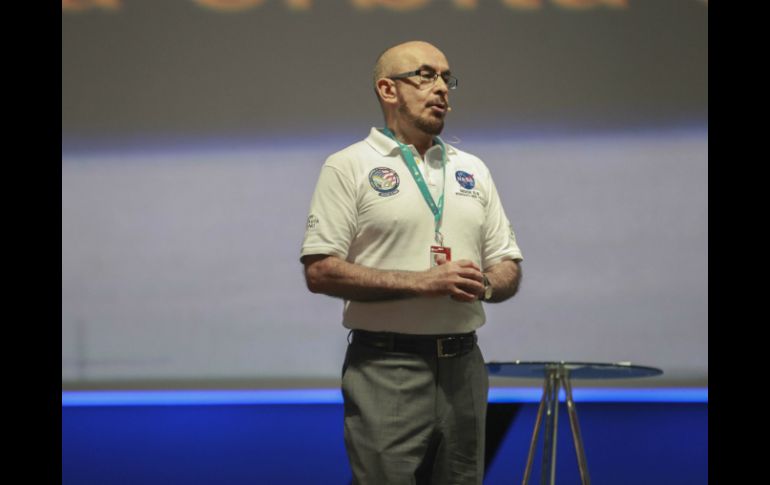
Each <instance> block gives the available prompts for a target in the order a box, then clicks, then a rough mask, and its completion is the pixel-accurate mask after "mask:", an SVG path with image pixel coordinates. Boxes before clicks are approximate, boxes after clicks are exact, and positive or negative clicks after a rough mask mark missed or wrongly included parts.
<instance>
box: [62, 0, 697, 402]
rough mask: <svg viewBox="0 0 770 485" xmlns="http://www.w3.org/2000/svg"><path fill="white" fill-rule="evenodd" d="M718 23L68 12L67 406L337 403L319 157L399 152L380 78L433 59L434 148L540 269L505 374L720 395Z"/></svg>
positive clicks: (336, 324) (371, 11)
mask: <svg viewBox="0 0 770 485" xmlns="http://www.w3.org/2000/svg"><path fill="white" fill-rule="evenodd" d="M707 23H708V4H707V2H705V1H702V0H638V1H634V0H604V1H600V0H596V1H591V0H558V1H557V0H550V1H549V0H519V1H514V0H507V1H506V0H489V1H481V0H479V1H472V0H465V1H462V0H456V1H438V0H433V1H431V0H412V1H407V0H404V1H398V0H379V1H375V0H325V1H311V0H304V1H303V0H294V1H291V0H287V1H279V0H243V1H234V0H229V1H225V0H197V1H191V0H166V1H163V2H155V1H150V0H122V1H121V0H101V1H98V0H92V1H85V0H80V1H72V0H70V1H66V0H64V1H62V386H63V388H65V389H78V388H89V387H147V386H170V387H174V386H177V387H185V386H198V387H200V386H210V387H214V388H216V387H228V386H252V387H294V386H327V385H335V383H336V382H337V380H338V378H339V374H340V367H341V364H342V359H343V356H344V349H345V346H346V344H347V342H346V336H347V330H346V329H344V328H343V327H342V325H341V313H342V301H341V300H339V299H335V298H331V297H327V296H323V295H318V294H311V293H310V292H309V291H308V290H307V288H306V286H305V282H304V278H303V274H302V265H301V264H300V262H299V248H300V244H301V242H302V237H303V234H304V229H305V221H306V218H307V211H308V207H309V202H310V197H311V195H312V191H313V188H314V187H315V183H316V180H317V177H318V174H319V171H320V167H321V165H322V163H323V162H324V160H325V159H326V157H327V156H329V155H330V154H331V153H333V152H335V151H337V150H340V149H342V148H344V147H346V146H348V145H350V144H352V143H355V142H357V141H359V140H361V139H363V138H364V137H366V135H367V134H368V132H369V129H370V128H371V127H372V126H376V127H380V126H383V120H382V117H381V114H380V111H379V106H378V104H377V101H376V98H375V94H374V92H373V89H372V79H371V75H372V74H371V73H372V68H373V65H374V62H375V60H376V58H377V56H378V55H379V54H380V53H381V52H382V51H383V50H384V49H385V48H387V47H389V46H391V45H393V44H396V43H399V42H402V41H406V40H412V39H421V40H426V41H429V42H431V43H433V44H435V45H436V46H438V47H439V48H440V49H442V51H443V52H444V53H445V54H446V56H447V58H448V59H449V62H450V65H451V68H452V71H453V73H454V74H455V75H456V76H457V77H458V79H459V86H458V89H457V90H456V91H453V92H452V93H451V95H450V101H451V103H452V107H453V110H452V112H451V113H450V114H449V116H448V117H447V123H446V128H445V130H444V133H443V134H442V137H443V138H444V139H445V140H446V141H447V142H449V143H451V144H454V145H456V146H457V147H459V148H461V149H463V150H466V151H468V152H471V153H473V154H475V155H477V156H479V157H480V158H481V159H482V160H484V162H485V163H486V164H487V165H488V166H489V168H490V170H491V172H492V174H493V176H494V179H495V182H496V184H497V188H498V191H499V193H500V196H501V199H502V202H503V205H504V207H505V210H506V213H507V215H508V217H509V219H510V220H511V222H512V225H513V228H514V230H515V232H516V236H517V239H518V242H519V245H520V247H521V249H522V252H523V254H524V261H523V263H522V268H523V274H524V278H523V282H522V285H521V289H520V292H519V294H518V295H517V296H516V297H515V298H514V299H512V300H510V301H507V302H504V303H500V304H485V310H486V313H487V323H486V324H485V325H484V326H483V327H481V329H479V331H478V333H479V342H480V345H481V348H482V350H483V352H484V356H485V359H486V360H488V361H492V360H497V361H511V360H577V361H595V362H618V361H631V362H634V363H639V364H642V365H650V366H654V367H659V368H661V369H663V370H664V375H663V376H662V377H660V378H659V379H657V380H655V381H654V382H651V383H650V385H652V384H654V385H661V384H671V385H673V384H681V383H685V384H693V385H706V384H707V379H708V362H707V361H708V351H707V346H708V315H707V310H708V304H707V296H708V286H707V269H708V268H707V251H708V241H707V231H708V225H707V212H708V206H707V178H708V177H707V175H708V173H707V159H708V93H707V92H708V59H707V54H708V45H707Z"/></svg>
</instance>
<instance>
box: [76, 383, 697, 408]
mask: <svg viewBox="0 0 770 485" xmlns="http://www.w3.org/2000/svg"><path fill="white" fill-rule="evenodd" d="M541 393H542V389H540V388H507V387H502V388H491V389H490V390H489V402H490V403H536V402H540V396H541ZM573 397H574V399H575V402H696V403H697V402H704V403H705V402H708V388H658V389H573ZM560 398H561V400H564V392H563V391H562V392H561V393H560ZM61 402H62V406H184V405H196V406H211V405H238V404H341V403H342V394H341V392H340V390H339V389H284V390H272V389H268V390H247V391H240V390H239V391H231V390H159V391H62V394H61Z"/></svg>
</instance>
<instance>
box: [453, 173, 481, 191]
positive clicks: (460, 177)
mask: <svg viewBox="0 0 770 485" xmlns="http://www.w3.org/2000/svg"><path fill="white" fill-rule="evenodd" d="M455 178H456V179H457V183H458V184H460V186H462V188H464V189H468V190H471V189H472V188H473V187H475V186H476V181H475V180H474V179H473V174H471V173H468V172H463V171H462V170H458V171H457V172H455Z"/></svg>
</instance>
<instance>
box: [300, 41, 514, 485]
mask: <svg viewBox="0 0 770 485" xmlns="http://www.w3.org/2000/svg"><path fill="white" fill-rule="evenodd" d="M456 86H457V79H456V78H454V77H453V76H452V75H451V73H450V70H449V63H448V61H447V59H446V57H445V56H444V54H443V53H442V52H441V51H439V50H438V49H437V48H436V47H434V46H433V45H431V44H428V43H426V42H420V41H412V42H406V43H403V44H399V45H396V46H394V47H391V48H390V49H388V50H386V51H385V52H383V53H382V55H381V56H380V57H379V59H378V60H377V63H376V66H375V69H374V89H375V92H376V94H377V96H378V99H379V102H380V106H381V108H382V112H383V115H384V117H385V128H383V129H376V128H372V129H371V132H370V134H369V136H368V137H367V138H366V139H365V140H363V141H361V142H358V143H356V144H354V145H351V146H349V147H347V148H345V149H343V150H341V151H339V152H337V153H335V154H333V155H331V156H330V157H329V158H328V159H327V160H326V163H325V164H324V165H323V167H322V169H321V174H320V177H319V180H318V184H317V186H316V190H315V193H314V195H313V199H312V202H311V207H310V215H309V217H308V221H307V231H306V233H305V239H304V242H303V245H302V253H301V261H302V263H303V264H304V265H305V278H306V281H307V285H308V288H309V289H310V291H312V292H314V293H324V294H326V295H330V296H334V297H339V298H343V299H344V300H345V304H344V313H343V325H344V326H345V327H347V328H349V329H352V331H351V333H350V336H349V342H350V343H349V345H348V349H347V354H346V356H345V363H344V364H343V371H342V373H343V375H342V393H343V397H344V407H345V445H346V448H347V452H348V457H349V460H350V466H351V469H352V472H353V481H354V483H360V484H367V485H369V484H411V483H433V484H441V485H448V484H474V483H475V484H481V483H482V478H483V474H484V426H485V419H486V405H487V392H488V387H489V382H488V375H487V371H486V367H485V365H484V359H483V357H482V355H481V352H480V350H479V348H478V346H477V344H476V334H475V330H476V329H477V328H478V327H480V326H481V325H482V324H483V323H484V320H485V317H484V310H483V308H482V305H481V301H482V300H483V301H490V302H499V301H503V300H506V299H508V298H510V297H512V296H513V295H514V294H515V293H516V291H517V289H518V286H519V281H520V279H521V270H520V267H519V261H520V260H521V259H522V257H521V253H520V251H519V248H518V246H517V245H516V239H515V236H514V233H513V230H512V228H511V226H510V223H509V222H508V219H507V217H506V215H505V213H504V210H503V208H502V205H501V203H500V199H499V197H498V194H497V191H496V189H495V185H494V183H493V182H492V178H491V176H490V174H489V171H488V169H487V168H486V166H485V165H484V164H483V162H482V161H481V160H479V159H478V158H476V157H474V156H473V155H470V154H468V153H465V152H462V151H460V150H458V149H456V148H454V147H452V146H450V145H447V144H445V143H444V142H443V141H442V140H441V138H439V137H438V135H439V134H440V133H441V131H442V129H443V127H444V118H445V117H446V115H447V112H448V111H449V110H450V109H451V108H449V99H448V95H449V90H450V89H454V88H455V87H456Z"/></svg>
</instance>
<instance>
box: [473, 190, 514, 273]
mask: <svg viewBox="0 0 770 485" xmlns="http://www.w3.org/2000/svg"><path fill="white" fill-rule="evenodd" d="M488 186H489V196H488V203H487V209H486V219H485V220H484V225H483V235H484V243H483V244H484V245H483V251H482V257H481V264H482V268H483V269H486V268H489V267H490V266H494V265H495V264H497V263H499V262H500V261H503V260H505V259H512V260H514V261H521V260H522V259H524V258H523V257H522V255H521V251H520V250H519V246H518V245H517V244H516V234H515V233H514V232H513V226H512V225H511V223H510V221H509V220H508V217H507V216H506V215H505V209H504V208H503V205H502V203H501V202H500V196H499V195H498V193H497V187H496V186H495V183H494V181H493V180H492V176H491V175H490V176H489V182H488Z"/></svg>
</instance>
